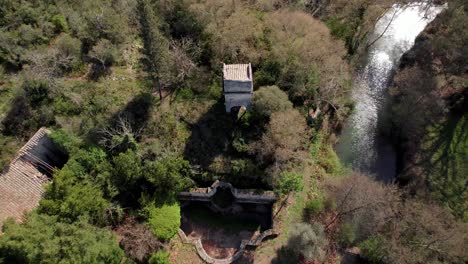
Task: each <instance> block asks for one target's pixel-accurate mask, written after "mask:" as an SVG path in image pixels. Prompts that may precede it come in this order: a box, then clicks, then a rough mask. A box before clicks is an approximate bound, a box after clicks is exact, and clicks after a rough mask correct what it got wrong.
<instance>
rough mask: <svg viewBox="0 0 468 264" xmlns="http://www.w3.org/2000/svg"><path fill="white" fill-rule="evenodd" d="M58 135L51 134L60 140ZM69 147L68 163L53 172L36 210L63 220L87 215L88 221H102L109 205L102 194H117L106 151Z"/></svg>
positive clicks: (100, 222)
mask: <svg viewBox="0 0 468 264" xmlns="http://www.w3.org/2000/svg"><path fill="white" fill-rule="evenodd" d="M60 137H63V135H61V136H57V135H55V136H54V138H55V139H59V140H62V139H63V138H60ZM67 147H68V146H63V148H67ZM71 149H72V152H71V153H70V154H71V155H70V158H69V160H68V162H67V163H66V164H65V166H64V167H63V168H62V169H61V170H60V171H57V172H56V173H54V180H53V181H52V183H51V184H50V185H49V186H48V187H47V189H46V194H45V197H44V199H42V200H41V202H40V207H39V210H40V211H41V212H45V213H47V214H50V215H58V216H59V217H60V219H63V220H66V221H75V220H76V219H78V218H79V217H80V216H88V217H89V219H90V220H91V221H92V222H94V223H99V224H103V223H104V222H105V211H106V209H107V208H108V207H109V206H110V203H109V202H108V201H107V200H106V199H105V197H109V198H112V197H114V196H115V195H117V193H118V191H117V188H116V186H115V184H114V180H113V179H112V177H111V173H110V172H111V170H112V168H111V165H110V164H109V162H108V161H107V157H106V153H105V152H104V151H103V150H101V149H98V148H90V149H89V150H83V149H79V150H74V149H73V148H71Z"/></svg>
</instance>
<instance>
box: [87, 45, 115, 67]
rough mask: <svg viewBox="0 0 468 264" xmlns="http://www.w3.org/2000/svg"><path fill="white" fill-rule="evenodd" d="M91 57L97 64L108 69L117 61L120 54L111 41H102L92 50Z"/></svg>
mask: <svg viewBox="0 0 468 264" xmlns="http://www.w3.org/2000/svg"><path fill="white" fill-rule="evenodd" d="M89 56H90V57H91V58H92V59H93V60H94V61H95V63H97V64H100V65H101V66H104V67H108V66H110V65H112V64H113V63H114V62H115V61H116V60H117V56H118V52H117V48H116V47H115V46H114V44H112V43H111V42H110V41H109V40H107V39H101V40H99V42H98V43H96V45H95V46H94V47H93V48H92V49H91V51H90V52H89Z"/></svg>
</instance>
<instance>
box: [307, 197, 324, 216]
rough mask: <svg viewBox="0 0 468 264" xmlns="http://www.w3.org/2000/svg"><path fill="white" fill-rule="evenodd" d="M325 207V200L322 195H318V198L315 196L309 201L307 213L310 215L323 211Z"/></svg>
mask: <svg viewBox="0 0 468 264" xmlns="http://www.w3.org/2000/svg"><path fill="white" fill-rule="evenodd" d="M324 208H325V204H324V200H323V198H322V196H318V197H317V198H314V199H312V200H310V201H309V202H308V203H307V205H306V208H305V210H306V213H307V214H308V215H309V216H310V215H315V214H318V213H320V212H322V211H323V209H324Z"/></svg>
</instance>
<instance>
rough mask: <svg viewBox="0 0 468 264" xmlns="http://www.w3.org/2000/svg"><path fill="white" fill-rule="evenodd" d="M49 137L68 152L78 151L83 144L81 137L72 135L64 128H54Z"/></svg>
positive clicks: (64, 151) (62, 149)
mask: <svg viewBox="0 0 468 264" xmlns="http://www.w3.org/2000/svg"><path fill="white" fill-rule="evenodd" d="M48 137H49V138H50V139H52V141H53V142H54V143H55V145H56V146H57V147H58V148H59V149H60V150H61V151H62V152H63V153H66V154H72V153H76V152H77V151H78V149H79V146H80V144H81V139H80V138H79V137H76V136H73V135H70V134H68V133H66V132H65V131H63V130H62V129H55V130H52V132H51V133H50V134H49V135H48Z"/></svg>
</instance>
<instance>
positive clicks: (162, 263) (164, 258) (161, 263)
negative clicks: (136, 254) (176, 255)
mask: <svg viewBox="0 0 468 264" xmlns="http://www.w3.org/2000/svg"><path fill="white" fill-rule="evenodd" d="M148 264H169V252H167V251H163V250H160V251H158V252H156V253H154V254H153V255H151V258H150V259H149V261H148Z"/></svg>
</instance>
